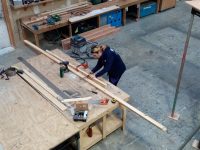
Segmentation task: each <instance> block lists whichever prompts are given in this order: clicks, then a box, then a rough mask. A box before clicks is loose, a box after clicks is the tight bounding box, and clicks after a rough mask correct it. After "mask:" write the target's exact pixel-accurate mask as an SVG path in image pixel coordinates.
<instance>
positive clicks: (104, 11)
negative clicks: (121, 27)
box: [69, 5, 120, 23]
mask: <svg viewBox="0 0 200 150" xmlns="http://www.w3.org/2000/svg"><path fill="white" fill-rule="evenodd" d="M119 8H120V7H119V6H115V5H113V6H110V7H107V8H103V9H99V10H95V12H94V11H92V12H90V13H88V14H86V15H83V16H77V17H72V18H69V22H71V23H75V22H77V21H80V20H84V19H88V18H91V17H94V16H96V15H100V14H103V13H106V12H109V11H112V10H117V9H119Z"/></svg>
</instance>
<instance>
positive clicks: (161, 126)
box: [88, 80, 167, 131]
mask: <svg viewBox="0 0 200 150" xmlns="http://www.w3.org/2000/svg"><path fill="white" fill-rule="evenodd" d="M88 82H89V83H90V84H92V85H93V86H94V87H96V88H97V89H99V90H100V91H102V92H103V93H105V94H106V95H108V96H110V97H112V98H114V99H116V100H117V101H118V102H119V103H120V104H121V105H123V106H125V107H126V108H128V109H129V110H131V111H133V112H135V113H136V114H138V115H139V116H140V117H142V118H144V119H145V120H147V121H149V122H150V123H151V124H153V125H154V126H156V127H158V128H159V129H161V130H163V131H167V128H166V127H165V126H163V125H162V124H160V123H159V122H157V121H155V120H154V119H152V118H151V117H149V116H148V115H146V114H144V113H143V112H141V111H139V110H138V109H137V108H135V107H133V106H132V105H130V104H129V103H127V102H125V101H124V100H122V99H121V98H119V97H117V96H116V95H115V94H113V93H111V92H110V91H109V90H107V89H105V88H102V87H101V86H99V85H98V84H96V83H95V82H93V81H92V80H88Z"/></svg>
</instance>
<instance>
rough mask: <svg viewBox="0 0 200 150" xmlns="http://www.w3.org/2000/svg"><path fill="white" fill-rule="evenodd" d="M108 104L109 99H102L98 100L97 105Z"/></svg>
mask: <svg viewBox="0 0 200 150" xmlns="http://www.w3.org/2000/svg"><path fill="white" fill-rule="evenodd" d="M108 102H109V99H107V98H103V99H100V102H99V104H100V105H107V104H108Z"/></svg>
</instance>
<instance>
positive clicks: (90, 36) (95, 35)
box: [62, 25, 120, 50]
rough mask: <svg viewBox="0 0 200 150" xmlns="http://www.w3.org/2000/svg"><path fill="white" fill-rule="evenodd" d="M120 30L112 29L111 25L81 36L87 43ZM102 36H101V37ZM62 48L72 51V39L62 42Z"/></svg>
mask: <svg viewBox="0 0 200 150" xmlns="http://www.w3.org/2000/svg"><path fill="white" fill-rule="evenodd" d="M119 30H120V28H116V27H111V26H110V25H105V26H102V27H99V28H96V29H93V30H90V31H87V32H84V33H81V34H80V36H83V37H84V38H86V39H87V41H96V40H98V39H101V38H103V37H106V36H109V35H110V34H113V33H115V32H118V31H119ZM99 35H101V36H99ZM62 47H63V49H64V50H67V49H70V47H71V38H67V39H64V40H62Z"/></svg>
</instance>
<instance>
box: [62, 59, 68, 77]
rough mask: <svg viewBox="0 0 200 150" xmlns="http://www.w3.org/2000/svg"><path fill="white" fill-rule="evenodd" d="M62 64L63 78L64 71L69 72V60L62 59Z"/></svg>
mask: <svg viewBox="0 0 200 150" xmlns="http://www.w3.org/2000/svg"><path fill="white" fill-rule="evenodd" d="M60 65H62V66H61V67H60V77H61V78H63V77H64V73H65V72H69V68H68V65H69V62H68V61H62V62H61V63H60Z"/></svg>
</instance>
